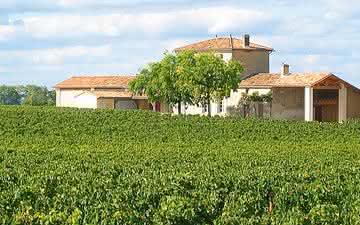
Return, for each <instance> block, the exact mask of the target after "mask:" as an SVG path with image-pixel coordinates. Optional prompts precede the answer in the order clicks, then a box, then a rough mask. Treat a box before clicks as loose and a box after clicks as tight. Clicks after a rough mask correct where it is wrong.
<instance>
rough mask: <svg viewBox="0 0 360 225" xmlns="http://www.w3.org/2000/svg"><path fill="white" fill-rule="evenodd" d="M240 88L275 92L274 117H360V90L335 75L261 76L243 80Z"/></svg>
mask: <svg viewBox="0 0 360 225" xmlns="http://www.w3.org/2000/svg"><path fill="white" fill-rule="evenodd" d="M239 89H271V91H272V107H271V117H272V118H274V119H290V120H305V121H314V120H315V121H321V122H337V121H339V122H343V121H346V120H348V119H353V118H359V117H360V90H359V89H358V88H357V87H355V86H353V85H351V84H349V83H348V82H346V81H344V80H342V79H340V78H339V77H337V76H336V75H334V74H332V73H294V74H293V73H289V66H288V65H286V64H283V65H282V70H281V73H280V74H273V73H258V74H255V75H253V76H249V77H247V78H245V79H243V80H242V81H241V83H240V85H239Z"/></svg>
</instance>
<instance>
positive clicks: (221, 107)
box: [219, 101, 224, 113]
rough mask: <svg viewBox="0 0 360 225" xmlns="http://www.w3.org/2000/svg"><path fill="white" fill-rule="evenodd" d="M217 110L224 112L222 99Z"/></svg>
mask: <svg viewBox="0 0 360 225" xmlns="http://www.w3.org/2000/svg"><path fill="white" fill-rule="evenodd" d="M219 112H220V113H222V112H224V101H220V102H219Z"/></svg>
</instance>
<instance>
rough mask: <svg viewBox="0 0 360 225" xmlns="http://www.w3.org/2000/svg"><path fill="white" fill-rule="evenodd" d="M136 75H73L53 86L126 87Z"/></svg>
mask: <svg viewBox="0 0 360 225" xmlns="http://www.w3.org/2000/svg"><path fill="white" fill-rule="evenodd" d="M135 77H136V76H74V77H71V78H70V79H67V80H65V81H63V82H61V83H59V84H57V85H55V86H54V87H55V88H127V87H128V86H129V83H130V81H131V80H133V79H135Z"/></svg>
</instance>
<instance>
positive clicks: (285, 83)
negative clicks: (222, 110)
mask: <svg viewBox="0 0 360 225" xmlns="http://www.w3.org/2000/svg"><path fill="white" fill-rule="evenodd" d="M331 76H334V77H336V76H335V75H333V74H331V73H302V74H300V73H298V74H289V75H287V76H283V77H282V76H281V75H280V74H272V73H259V74H256V75H253V76H250V77H248V78H245V79H244V80H242V81H241V82H240V85H239V86H240V87H269V88H270V87H306V86H313V85H315V84H317V83H318V82H320V81H323V80H325V79H326V78H329V77H331ZM338 79H339V78H338Z"/></svg>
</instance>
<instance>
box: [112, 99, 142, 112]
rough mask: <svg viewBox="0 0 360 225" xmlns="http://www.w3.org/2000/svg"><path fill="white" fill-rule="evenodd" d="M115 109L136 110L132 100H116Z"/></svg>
mask: <svg viewBox="0 0 360 225" xmlns="http://www.w3.org/2000/svg"><path fill="white" fill-rule="evenodd" d="M115 109H127V110H131V109H137V105H136V102H135V101H133V100H118V101H117V102H116V104H115Z"/></svg>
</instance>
